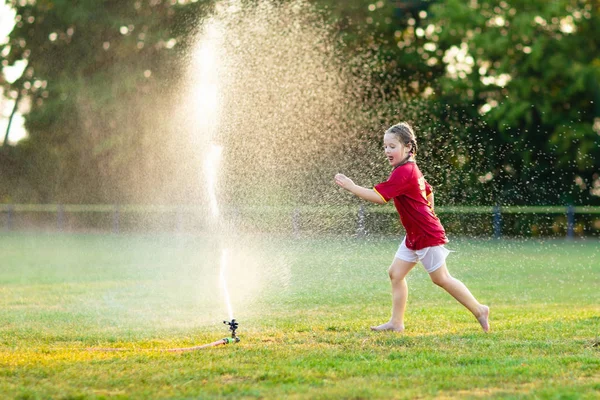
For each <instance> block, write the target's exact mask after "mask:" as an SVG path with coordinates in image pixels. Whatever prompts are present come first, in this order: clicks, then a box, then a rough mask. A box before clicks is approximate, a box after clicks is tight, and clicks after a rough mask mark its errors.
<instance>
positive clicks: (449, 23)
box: [430, 0, 600, 204]
mask: <svg viewBox="0 0 600 400" xmlns="http://www.w3.org/2000/svg"><path fill="white" fill-rule="evenodd" d="M432 11H433V12H432V14H433V17H432V19H431V21H430V22H431V23H432V24H434V25H435V26H436V27H437V28H438V30H439V33H438V35H437V38H432V41H433V42H434V43H435V44H436V45H437V46H438V48H439V49H440V50H442V51H443V52H445V53H446V54H447V52H448V51H449V50H450V49H452V48H454V49H458V48H461V46H463V47H462V48H463V49H464V50H465V52H464V54H463V59H462V62H460V61H459V62H456V61H455V62H450V61H446V62H445V64H446V65H447V68H456V69H458V72H456V73H455V74H454V75H455V76H449V75H452V74H448V75H447V76H445V77H444V78H442V79H440V80H439V91H438V96H437V99H438V100H439V101H442V102H444V103H446V104H448V105H450V106H451V107H452V108H453V109H455V110H464V111H462V112H464V113H465V114H467V115H470V116H472V117H473V118H481V120H482V121H484V122H485V129H484V130H483V131H480V132H481V134H483V136H484V137H488V139H487V141H488V142H487V144H485V146H484V147H485V150H484V153H485V155H486V158H487V159H488V161H487V164H485V165H482V167H484V168H486V169H487V171H490V172H491V173H492V175H493V180H492V181H490V182H489V183H487V184H486V186H487V187H488V188H489V190H492V191H493V192H494V197H495V198H496V199H497V201H500V202H508V203H517V204H525V203H529V204H536V203H537V204H543V203H571V202H575V203H587V202H595V203H597V202H598V200H599V199H598V196H592V195H591V189H592V187H593V186H594V182H597V181H598V178H599V176H598V168H599V164H598V160H599V159H600V135H599V134H598V132H597V131H598V129H597V128H594V124H595V123H596V124H597V121H598V118H599V117H600V114H599V108H598V101H599V100H600V99H599V98H598V93H599V91H600V80H599V77H600V68H599V66H600V65H599V64H600V62H599V61H600V59H599V58H598V54H600V51H599V50H600V40H599V38H600V31H598V26H600V25H599V24H600V15H599V14H598V12H597V11H598V10H597V4H595V3H594V2H593V1H589V0H587V1H586V0H581V1H575V0H562V1H552V2H547V1H541V0H540V1H511V2H505V1H495V0H483V1H471V2H465V1H455V0H448V1H446V2H444V3H443V4H442V3H440V4H436V5H434V6H432ZM468 57H471V58H470V59H469V58H468ZM456 60H459V59H458V58H457V59H456ZM465 106H467V107H465ZM478 114H482V115H481V117H480V116H479V115H478ZM473 134H474V132H473V131H472V130H469V129H467V130H466V132H465V136H466V138H468V137H469V136H472V135H473ZM467 143H468V142H467ZM484 171H485V170H483V171H481V172H484ZM481 175H483V173H481ZM576 175H578V176H580V177H581V178H582V180H583V182H584V183H585V188H584V190H580V189H579V188H578V187H577V188H576V187H575V184H574V179H575V176H576ZM596 185H597V183H596Z"/></svg>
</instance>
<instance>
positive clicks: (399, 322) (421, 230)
mask: <svg viewBox="0 0 600 400" xmlns="http://www.w3.org/2000/svg"><path fill="white" fill-rule="evenodd" d="M383 146H384V151H385V156H386V157H387V159H388V161H389V163H390V165H391V166H392V167H393V170H392V173H391V175H390V177H389V178H388V180H387V181H385V182H382V183H380V184H378V185H375V187H374V188H373V189H368V188H365V187H362V186H358V185H356V184H355V183H354V182H353V181H352V180H351V179H350V178H348V177H347V176H345V175H343V174H336V175H335V182H336V183H337V184H338V185H339V186H341V187H342V188H344V189H346V190H347V191H349V192H350V193H352V194H354V195H356V196H358V197H360V198H361V199H363V200H367V201H370V202H373V203H376V204H385V203H387V202H388V201H390V200H391V199H394V205H395V206H396V210H397V211H398V214H399V215H400V221H401V222H402V225H403V226H404V228H405V230H406V236H405V237H404V240H403V241H402V243H401V244H400V247H399V248H398V251H397V252H396V256H395V258H394V261H393V262H392V265H391V266H390V267H389V269H388V273H389V276H390V280H391V282H392V316H391V318H390V320H389V321H388V322H386V323H385V324H382V325H379V326H373V327H371V329H372V330H374V331H396V332H402V331H404V310H405V309H406V300H407V299H408V286H407V284H406V279H405V278H406V275H407V274H408V273H409V272H410V270H411V269H412V268H413V267H414V266H415V265H416V264H417V262H418V261H421V263H422V264H423V266H424V267H425V270H426V271H427V272H428V273H429V276H430V277H431V280H432V281H433V283H435V284H436V285H438V286H440V287H442V288H443V289H444V290H446V291H447V292H448V293H450V294H451V295H452V297H454V298H455V299H456V300H458V301H459V302H460V303H461V304H462V305H463V306H465V307H466V308H467V309H468V310H469V311H471V313H473V315H474V316H475V318H477V321H479V324H481V327H482V328H483V330H484V332H489V330H490V325H489V322H488V318H489V314H490V310H489V307H488V306H485V305H483V304H480V303H479V302H478V301H477V300H476V299H475V297H474V296H473V295H472V294H471V292H470V291H469V289H468V288H467V287H466V286H465V285H464V284H463V283H462V282H461V281H459V280H458V279H456V278H454V277H452V276H451V275H450V273H449V272H448V268H447V267H446V257H447V256H448V254H449V253H450V252H449V251H448V250H447V249H446V248H445V247H444V244H446V243H448V238H447V237H446V232H445V231H444V227H443V226H442V224H441V223H440V220H439V219H438V217H437V216H436V215H435V213H434V211H433V207H434V205H433V191H432V188H431V186H430V185H429V184H428V183H427V181H426V180H425V178H424V177H423V174H422V173H421V171H420V170H419V168H418V167H417V164H416V162H415V155H416V153H417V140H416V137H415V134H414V132H413V129H412V127H411V126H410V125H409V124H408V123H406V122H401V123H399V124H397V125H394V126H392V127H391V128H389V129H388V130H387V131H386V132H385V134H384V135H383Z"/></svg>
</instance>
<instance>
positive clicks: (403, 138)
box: [385, 122, 418, 156]
mask: <svg viewBox="0 0 600 400" xmlns="http://www.w3.org/2000/svg"><path fill="white" fill-rule="evenodd" d="M385 133H386V134H388V133H389V134H392V135H394V136H396V139H398V141H399V142H400V143H402V144H404V145H405V146H408V145H409V144H410V145H412V147H411V149H410V151H409V152H408V154H410V155H411V156H415V155H416V154H417V148H418V147H417V137H416V136H415V132H414V131H413V128H412V127H411V126H410V124H409V123H408V122H400V123H398V124H396V125H394V126H391V127H390V128H388V130H387V131H385Z"/></svg>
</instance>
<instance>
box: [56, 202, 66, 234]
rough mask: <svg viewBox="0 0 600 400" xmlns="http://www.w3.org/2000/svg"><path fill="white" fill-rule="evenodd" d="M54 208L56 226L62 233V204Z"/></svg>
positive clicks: (63, 210) (63, 221)
mask: <svg viewBox="0 0 600 400" xmlns="http://www.w3.org/2000/svg"><path fill="white" fill-rule="evenodd" d="M56 208H57V209H56V226H57V228H58V230H59V231H62V230H63V227H64V225H65V208H64V207H63V205H62V204H58V205H57V207H56Z"/></svg>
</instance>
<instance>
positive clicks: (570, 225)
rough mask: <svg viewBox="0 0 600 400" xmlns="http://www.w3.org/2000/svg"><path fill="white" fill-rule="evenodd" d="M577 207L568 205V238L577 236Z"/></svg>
mask: <svg viewBox="0 0 600 400" xmlns="http://www.w3.org/2000/svg"><path fill="white" fill-rule="evenodd" d="M574 228H575V207H573V205H571V204H569V205H568V206H567V239H573V237H574V236H575V234H574V233H575V232H574V230H575V229H574Z"/></svg>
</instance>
